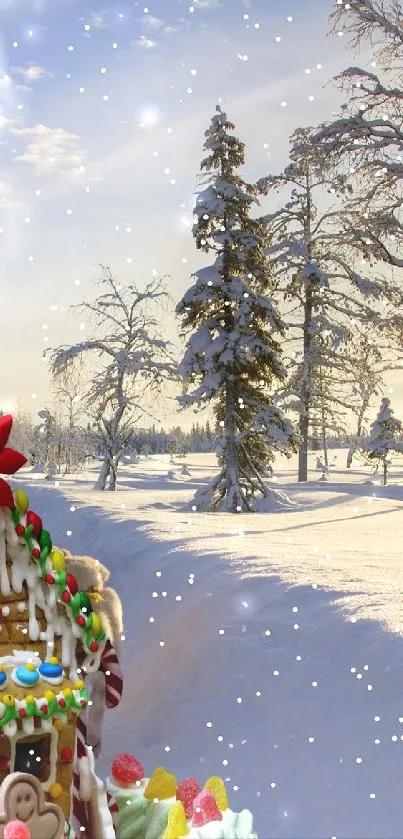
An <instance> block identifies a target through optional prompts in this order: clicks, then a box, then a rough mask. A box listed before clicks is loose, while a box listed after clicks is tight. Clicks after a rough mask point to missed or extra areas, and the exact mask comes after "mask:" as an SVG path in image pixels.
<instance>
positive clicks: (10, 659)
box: [0, 650, 42, 667]
mask: <svg viewBox="0 0 403 839" xmlns="http://www.w3.org/2000/svg"><path fill="white" fill-rule="evenodd" d="M27 662H30V663H32V664H34V665H35V667H39V665H40V664H41V663H42V662H41V659H40V657H39V655H37V653H35V652H34V653H33V652H31V650H13V654H12V655H3V656H1V657H0V664H2V665H3V667H13V666H14V667H18V666H19V665H20V666H21V665H24V664H27Z"/></svg>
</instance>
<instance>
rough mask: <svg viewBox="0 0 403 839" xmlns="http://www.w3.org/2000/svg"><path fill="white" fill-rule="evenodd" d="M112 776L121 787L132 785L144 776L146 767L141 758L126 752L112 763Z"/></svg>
mask: <svg viewBox="0 0 403 839" xmlns="http://www.w3.org/2000/svg"><path fill="white" fill-rule="evenodd" d="M111 771H112V776H113V778H114V779H115V781H117V782H118V784H119V786H121V787H131V786H133V784H135V783H136V781H142V780H143V778H144V769H143V767H142V765H141V763H140V761H139V760H137V759H136V758H135V757H132V756H131V755H129V754H127V753H126V752H124V753H123V754H121V755H118V756H117V757H115V760H114V761H113V763H112V770H111Z"/></svg>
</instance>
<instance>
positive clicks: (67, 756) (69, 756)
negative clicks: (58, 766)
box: [60, 746, 73, 763]
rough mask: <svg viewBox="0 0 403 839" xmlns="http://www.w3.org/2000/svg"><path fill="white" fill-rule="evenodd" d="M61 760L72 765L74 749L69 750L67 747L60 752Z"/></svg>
mask: <svg viewBox="0 0 403 839" xmlns="http://www.w3.org/2000/svg"><path fill="white" fill-rule="evenodd" d="M60 760H61V761H62V762H63V763H70V762H71V761H72V760H73V752H72V749H69V748H68V747H67V746H66V747H65V748H64V749H62V750H61V752H60Z"/></svg>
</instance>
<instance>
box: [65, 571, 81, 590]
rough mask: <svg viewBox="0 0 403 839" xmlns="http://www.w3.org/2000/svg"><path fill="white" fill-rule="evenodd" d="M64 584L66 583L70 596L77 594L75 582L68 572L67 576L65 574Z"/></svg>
mask: <svg viewBox="0 0 403 839" xmlns="http://www.w3.org/2000/svg"><path fill="white" fill-rule="evenodd" d="M66 583H67V585H68V587H69V589H70V591H71V593H72V594H77V592H78V585H77V580H76V578H75V577H74V576H73V574H70V571H68V572H67V574H66Z"/></svg>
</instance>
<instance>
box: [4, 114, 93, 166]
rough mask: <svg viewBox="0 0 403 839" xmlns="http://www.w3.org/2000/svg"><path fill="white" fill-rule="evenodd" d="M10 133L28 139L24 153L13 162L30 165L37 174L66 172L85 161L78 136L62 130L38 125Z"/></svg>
mask: <svg viewBox="0 0 403 839" xmlns="http://www.w3.org/2000/svg"><path fill="white" fill-rule="evenodd" d="M12 133H13V134H15V135H19V136H22V137H27V138H29V139H28V143H27V145H26V148H25V151H24V152H23V154H19V155H18V156H17V157H16V158H15V160H17V161H21V162H23V163H31V164H32V165H33V166H34V167H35V169H36V171H37V172H41V173H43V172H49V171H54V170H59V171H61V170H62V171H66V169H70V168H71V167H74V168H77V167H79V166H80V165H82V164H83V161H84V159H85V152H84V151H83V150H82V149H80V147H79V142H80V138H79V137H78V135H77V134H72V133H70V132H68V131H65V130H64V129H63V128H50V127H49V126H47V125H41V124H39V125H35V126H31V127H27V128H14V129H12Z"/></svg>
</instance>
